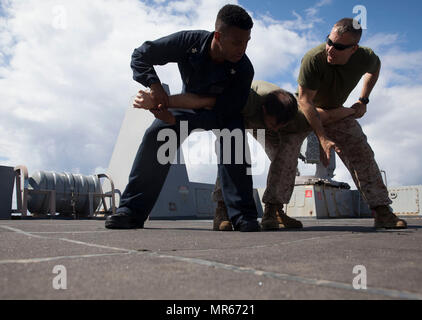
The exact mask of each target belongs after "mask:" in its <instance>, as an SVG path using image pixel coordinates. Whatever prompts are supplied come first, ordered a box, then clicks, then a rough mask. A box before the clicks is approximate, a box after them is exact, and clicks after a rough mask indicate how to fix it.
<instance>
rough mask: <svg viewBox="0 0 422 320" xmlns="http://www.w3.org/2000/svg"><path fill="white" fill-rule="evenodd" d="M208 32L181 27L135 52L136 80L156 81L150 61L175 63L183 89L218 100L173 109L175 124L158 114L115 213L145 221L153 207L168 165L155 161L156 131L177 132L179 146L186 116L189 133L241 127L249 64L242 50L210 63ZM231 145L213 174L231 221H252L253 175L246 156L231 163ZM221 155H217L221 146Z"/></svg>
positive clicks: (210, 35)
mask: <svg viewBox="0 0 422 320" xmlns="http://www.w3.org/2000/svg"><path fill="white" fill-rule="evenodd" d="M213 35H214V33H211V32H208V31H181V32H178V33H175V34H172V35H170V36H167V37H164V38H161V39H158V40H156V41H147V42H145V43H144V44H143V45H142V46H141V47H140V48H138V49H136V50H135V51H134V53H133V55H132V63H131V67H132V69H133V72H134V74H133V79H134V80H135V81H137V82H139V83H141V84H142V85H144V86H145V87H150V86H151V84H153V83H157V82H160V79H159V78H158V76H157V74H156V72H155V70H154V67H153V66H154V65H165V64H167V63H169V62H176V63H177V64H178V67H179V70H180V75H181V77H182V81H183V91H184V92H189V93H195V94H203V95H213V96H216V98H217V101H216V105H215V107H214V108H213V110H194V113H190V112H184V111H174V112H173V114H174V115H175V117H176V125H169V124H167V123H165V122H163V121H161V120H158V119H156V120H155V121H154V122H153V123H152V125H151V126H150V127H149V128H148V129H147V131H146V132H145V135H144V137H143V140H142V144H141V145H140V147H139V150H138V153H137V155H136V158H135V161H134V163H133V167H132V170H131V173H130V175H129V183H128V185H127V187H126V189H125V191H124V193H123V195H122V197H121V201H120V207H119V208H118V210H117V213H119V212H124V213H127V214H129V215H131V214H135V215H136V216H137V218H140V219H143V221H145V220H146V219H147V218H148V215H149V213H150V212H151V210H152V209H153V207H154V205H155V202H156V200H157V198H158V196H159V194H160V191H161V189H162V186H163V185H164V182H165V179H166V177H167V174H168V171H169V169H170V165H171V164H167V165H162V164H160V163H159V162H158V160H157V151H158V150H159V148H160V146H161V145H163V144H164V143H165V142H163V141H157V135H158V133H159V132H160V130H162V129H166V128H171V129H173V130H174V131H175V132H176V134H177V136H178V147H180V143H181V142H180V141H179V140H180V121H188V126H189V131H188V133H189V134H190V133H191V132H192V131H193V130H195V129H204V130H212V129H220V130H221V129H224V128H226V129H229V130H230V131H232V130H234V129H241V130H242V131H243V132H244V124H243V118H242V117H241V110H242V108H243V107H244V105H245V104H246V101H247V98H248V95H249V91H250V87H251V83H252V79H253V76H254V69H253V66H252V64H251V62H250V60H249V59H248V57H247V56H246V54H245V55H244V57H243V58H242V59H241V60H240V61H239V62H238V63H230V62H227V61H226V62H224V63H222V64H216V63H214V62H212V60H211V58H210V55H209V49H210V46H211V41H212V39H213ZM234 149H235V145H234V144H233V143H232V144H231V153H232V154H231V159H232V162H233V164H223V163H222V161H219V163H220V164H219V165H218V175H219V177H220V179H221V180H220V181H221V188H222V193H223V198H224V201H225V204H226V206H227V209H228V215H229V217H230V218H231V220H232V222H233V223H234V225H236V224H237V223H239V222H241V221H249V220H256V219H257V211H256V206H255V202H254V200H253V190H252V176H250V175H247V174H246V169H247V167H248V165H247V163H246V162H245V161H243V164H234V160H235V155H234ZM243 150H244V157H243V159H246V158H245V153H247V152H249V150H248V149H247V148H243ZM220 157H221V160H222V158H223V148H222V145H221V149H220Z"/></svg>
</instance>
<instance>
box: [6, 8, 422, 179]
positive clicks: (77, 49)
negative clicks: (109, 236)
mask: <svg viewBox="0 0 422 320" xmlns="http://www.w3.org/2000/svg"><path fill="white" fill-rule="evenodd" d="M228 2H229V1H224V0H215V1H205V0H203V1H191V0H186V1H174V2H168V1H162V0H154V1H153V2H151V1H149V3H148V4H146V3H145V2H143V1H138V0H108V1H101V0H92V1H82V0H77V1H72V2H70V1H54V0H44V1H41V2H40V1H38V0H16V1H3V6H4V8H6V10H7V11H6V13H7V14H8V16H6V17H0V97H1V99H0V112H1V115H2V116H1V118H0V160H1V162H2V163H3V164H6V165H13V166H14V165H18V164H25V165H27V166H28V167H29V170H30V172H32V171H34V170H55V171H73V172H82V173H84V174H92V173H93V172H99V171H101V170H103V169H104V168H107V166H108V162H109V160H110V157H111V153H112V150H113V147H114V143H115V141H116V138H117V134H118V132H119V129H120V125H121V122H122V120H123V117H124V113H125V111H126V109H127V108H128V106H129V104H130V102H129V101H130V97H131V96H133V95H134V94H135V93H136V91H137V90H138V89H139V88H140V87H141V86H140V85H139V84H137V83H135V82H134V81H133V80H132V71H131V69H130V66H129V65H130V56H131V54H132V52H133V49H135V48H136V47H138V46H139V45H141V44H142V43H143V42H144V41H146V40H153V39H156V38H158V37H162V36H165V35H167V34H170V33H172V32H175V31H178V30H186V29H206V30H212V29H213V27H214V19H215V16H216V14H217V11H218V9H219V8H220V7H221V6H223V5H224V4H226V3H228ZM230 2H232V1H230ZM328 4H330V1H320V2H317V3H316V5H315V6H314V7H313V8H314V10H309V11H308V12H307V13H308V15H307V16H306V18H303V17H302V16H300V15H299V14H297V13H294V15H295V16H296V20H292V21H277V20H274V19H272V18H270V17H268V16H253V17H254V21H255V27H254V29H253V34H252V40H251V43H250V46H249V48H248V55H249V56H250V58H251V60H252V62H253V63H254V67H255V70H256V78H259V79H264V80H269V79H277V78H279V76H280V75H281V74H284V73H286V74H293V73H294V72H296V73H297V66H298V65H299V63H300V60H301V58H302V56H303V54H304V53H305V51H306V50H307V49H308V48H310V47H311V46H313V45H314V44H317V43H318V42H319V41H318V39H316V38H314V37H313V36H312V33H310V31H312V28H313V27H314V25H315V23H317V21H319V18H318V17H317V14H316V10H320V9H321V8H322V6H324V5H328ZM63 8H64V11H63V10H62V9H63ZM251 14H252V15H254V13H253V12H251ZM310 17H314V19H310ZM396 39H397V35H388V34H380V35H374V37H373V38H372V39H370V41H369V40H368V43H369V44H371V45H373V46H375V47H376V48H377V49H379V50H380V52H381V53H382V55H381V58H382V60H383V73H382V76H381V79H380V82H379V84H378V85H377V87H376V88H375V90H374V93H373V96H372V98H371V100H372V101H371V104H370V105H369V107H368V108H369V112H368V115H367V116H366V117H365V118H364V119H363V120H362V124H363V127H364V130H365V132H366V133H367V135H368V138H369V141H370V143H371V145H372V147H373V149H374V151H375V153H376V156H377V160H378V162H379V164H380V167H382V168H383V169H385V170H386V171H387V173H388V176H389V181H390V184H401V185H403V184H410V183H411V184H415V183H419V184H420V183H421V181H422V177H421V176H420V173H419V171H420V170H419V168H420V165H419V164H420V163H421V160H422V159H421V158H422V156H421V153H420V152H418V148H419V147H420V146H421V141H420V140H419V138H418V137H420V136H421V133H422V132H421V131H420V129H419V128H421V126H420V125H419V124H418V122H417V121H418V119H421V118H422V114H421V112H420V111H419V110H421V109H420V108H419V106H418V105H417V104H418V102H419V101H421V98H422V96H421V94H420V92H422V90H421V89H422V88H421V81H420V80H421V78H420V75H421V74H422V73H421V72H420V71H422V70H421V66H422V61H421V57H422V54H421V52H404V51H401V50H399V49H397V48H392V49H389V46H390V45H388V46H387V45H385V44H386V43H388V44H393V43H394V42H395V40H396ZM295 68H296V71H295ZM157 70H158V73H159V75H160V77H161V79H162V81H163V82H166V83H169V84H170V88H171V90H172V92H178V91H179V90H180V89H181V81H180V76H179V74H178V70H177V66H176V65H169V66H165V67H158V68H157ZM274 81H276V82H277V81H278V80H274ZM282 81H283V83H282V86H283V87H284V88H286V89H288V90H291V91H294V89H295V88H296V84H295V83H285V81H286V80H282ZM415 81H416V82H415ZM358 94H359V93H358V90H356V91H355V92H354V93H353V95H352V98H351V99H355V98H356V96H357V95H358ZM140 125H141V124H140ZM143 125H146V123H145V124H143ZM403 155H404V156H403ZM210 170H214V171H208V170H205V169H204V167H199V166H196V167H195V166H191V169H190V171H189V174H190V176H191V177H192V176H193V177H194V180H197V181H198V180H202V179H204V180H205V181H206V182H212V181H213V179H214V178H215V173H214V172H216V168H215V166H213V169H211V168H210ZM306 170H308V171H312V172H313V170H314V169H313V168H311V169H305V171H306ZM205 171H206V172H207V173H205V174H204V172H205ZM337 178H339V179H341V180H346V182H348V181H349V182H350V181H351V179H350V176H349V174H348V173H347V172H346V171H345V169H344V167H342V166H341V165H339V170H338V171H337ZM339 179H338V180H339ZM256 180H258V181H259V182H258V183H259V185H260V186H263V184H265V179H264V176H260V177H256Z"/></svg>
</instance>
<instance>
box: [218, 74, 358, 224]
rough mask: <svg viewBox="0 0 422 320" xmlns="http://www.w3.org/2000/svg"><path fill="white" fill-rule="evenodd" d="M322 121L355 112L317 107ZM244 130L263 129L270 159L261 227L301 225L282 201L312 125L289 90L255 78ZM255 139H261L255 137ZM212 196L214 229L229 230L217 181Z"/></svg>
mask: <svg viewBox="0 0 422 320" xmlns="http://www.w3.org/2000/svg"><path fill="white" fill-rule="evenodd" d="M317 112H318V113H319V115H320V117H321V120H322V121H323V123H324V124H328V123H332V122H335V121H338V120H339V119H343V118H345V117H349V116H351V115H353V114H355V110H354V109H351V108H343V107H342V108H338V109H337V110H330V111H325V110H322V109H319V108H317ZM242 115H243V119H244V122H245V128H246V129H252V130H253V135H254V138H255V139H257V130H259V129H264V130H265V145H263V146H262V147H263V148H264V150H265V153H266V154H267V156H268V158H269V159H270V161H271V164H270V168H269V171H268V177H267V185H266V189H265V192H264V195H263V197H262V202H263V203H264V204H265V208H264V215H263V217H262V221H261V229H262V230H264V231H266V230H278V229H280V228H302V227H303V226H302V223H301V222H300V221H297V220H295V219H293V218H290V217H289V216H287V215H286V214H285V213H284V211H283V204H286V203H289V201H290V198H291V196H292V193H293V188H294V184H295V177H296V169H297V165H298V158H299V153H300V147H301V145H302V143H303V141H304V140H305V138H306V137H307V136H308V135H309V134H310V132H311V130H312V128H311V127H310V126H309V124H308V121H307V120H306V118H305V116H304V115H303V113H302V112H301V111H300V110H298V104H297V100H296V98H295V97H294V96H293V95H292V94H291V93H289V92H287V91H285V90H283V89H281V88H279V87H278V86H276V85H274V84H272V83H268V82H265V81H254V82H253V83H252V86H251V91H250V93H249V97H248V101H247V103H246V106H245V107H244V108H243V111H242ZM257 140H258V142H261V141H260V140H259V139H257ZM213 199H214V201H215V202H217V203H218V205H217V209H216V213H215V217H214V226H213V230H215V231H231V230H232V225H231V223H230V221H229V219H228V216H227V209H226V206H225V204H224V201H223V197H222V194H221V189H220V185H219V180H218V179H217V182H216V188H215V190H214V193H213Z"/></svg>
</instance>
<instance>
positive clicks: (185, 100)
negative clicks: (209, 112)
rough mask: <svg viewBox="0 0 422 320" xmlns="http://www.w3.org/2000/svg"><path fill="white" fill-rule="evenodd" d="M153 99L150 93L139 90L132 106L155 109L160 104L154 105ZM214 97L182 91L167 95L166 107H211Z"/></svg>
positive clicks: (214, 100) (213, 103)
mask: <svg viewBox="0 0 422 320" xmlns="http://www.w3.org/2000/svg"><path fill="white" fill-rule="evenodd" d="M154 101H155V100H154V99H153V98H152V96H151V93H149V92H146V91H143V90H140V91H139V93H138V95H137V96H136V98H135V100H134V102H133V107H134V108H138V109H146V110H151V109H157V108H160V106H157V105H155V102H154ZM215 102H216V98H215V97H210V96H201V95H197V94H193V93H184V94H177V95H172V96H169V103H168V108H178V109H202V108H205V109H212V108H213V107H214V105H215Z"/></svg>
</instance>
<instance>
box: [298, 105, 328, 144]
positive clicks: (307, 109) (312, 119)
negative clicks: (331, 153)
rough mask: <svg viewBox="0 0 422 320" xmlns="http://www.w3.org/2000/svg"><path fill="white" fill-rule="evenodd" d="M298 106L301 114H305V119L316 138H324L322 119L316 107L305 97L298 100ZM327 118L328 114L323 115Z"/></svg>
mask: <svg viewBox="0 0 422 320" xmlns="http://www.w3.org/2000/svg"><path fill="white" fill-rule="evenodd" d="M299 108H300V110H301V111H302V113H303V115H304V116H305V118H306V120H307V121H308V123H309V125H310V126H311V127H312V129H313V130H314V131H315V134H316V135H317V137H318V139H319V140H320V141H322V140H325V139H326V135H325V131H324V127H323V125H322V119H321V117H320V114H319V113H318V111H317V108H316V107H315V106H314V105H313V103H310V102H309V101H307V100H305V99H301V100H299ZM325 117H327V118H328V115H325Z"/></svg>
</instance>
